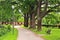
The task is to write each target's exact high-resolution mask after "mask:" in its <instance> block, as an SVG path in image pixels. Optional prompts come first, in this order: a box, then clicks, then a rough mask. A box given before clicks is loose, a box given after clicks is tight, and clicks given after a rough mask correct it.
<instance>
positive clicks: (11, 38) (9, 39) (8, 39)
mask: <svg viewBox="0 0 60 40" xmlns="http://www.w3.org/2000/svg"><path fill="white" fill-rule="evenodd" d="M16 38H17V30H16V29H14V34H12V31H10V32H8V33H6V34H5V35H3V36H2V37H0V40H16Z"/></svg>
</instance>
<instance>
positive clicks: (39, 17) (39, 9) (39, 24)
mask: <svg viewBox="0 0 60 40" xmlns="http://www.w3.org/2000/svg"><path fill="white" fill-rule="evenodd" d="M37 2H38V3H37V17H38V18H37V26H38V27H37V29H38V31H39V30H41V20H42V18H41V16H42V15H41V3H42V0H39V1H37Z"/></svg>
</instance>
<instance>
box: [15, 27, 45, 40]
mask: <svg viewBox="0 0 60 40" xmlns="http://www.w3.org/2000/svg"><path fill="white" fill-rule="evenodd" d="M17 27H18V26H16V28H17ZM17 30H18V36H17V40H44V39H43V38H41V37H39V36H37V35H36V34H34V33H33V32H31V31H30V30H26V29H23V28H19V27H18V28H17Z"/></svg>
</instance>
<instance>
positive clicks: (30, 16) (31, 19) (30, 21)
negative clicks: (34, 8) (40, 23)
mask: <svg viewBox="0 0 60 40" xmlns="http://www.w3.org/2000/svg"><path fill="white" fill-rule="evenodd" d="M30 28H33V27H32V13H30Z"/></svg>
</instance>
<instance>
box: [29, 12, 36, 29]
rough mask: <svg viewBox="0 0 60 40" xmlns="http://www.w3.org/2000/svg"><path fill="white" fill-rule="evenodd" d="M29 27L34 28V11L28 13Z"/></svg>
mask: <svg viewBox="0 0 60 40" xmlns="http://www.w3.org/2000/svg"><path fill="white" fill-rule="evenodd" d="M30 28H33V29H34V28H35V14H34V12H32V13H31V14H30Z"/></svg>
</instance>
